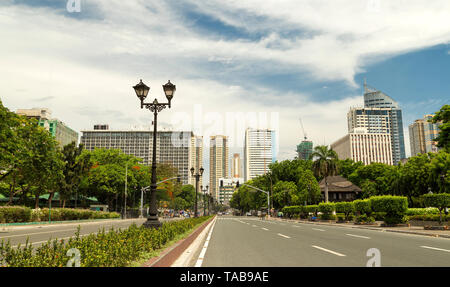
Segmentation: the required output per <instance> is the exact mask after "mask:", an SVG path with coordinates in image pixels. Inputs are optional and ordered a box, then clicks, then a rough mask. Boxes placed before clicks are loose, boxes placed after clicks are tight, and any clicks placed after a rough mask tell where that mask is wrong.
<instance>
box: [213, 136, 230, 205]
mask: <svg viewBox="0 0 450 287" xmlns="http://www.w3.org/2000/svg"><path fill="white" fill-rule="evenodd" d="M227 177H228V138H227V137H226V136H222V135H217V136H212V137H211V139H210V148H209V190H210V193H211V195H212V196H214V198H215V199H216V200H218V199H219V178H227Z"/></svg>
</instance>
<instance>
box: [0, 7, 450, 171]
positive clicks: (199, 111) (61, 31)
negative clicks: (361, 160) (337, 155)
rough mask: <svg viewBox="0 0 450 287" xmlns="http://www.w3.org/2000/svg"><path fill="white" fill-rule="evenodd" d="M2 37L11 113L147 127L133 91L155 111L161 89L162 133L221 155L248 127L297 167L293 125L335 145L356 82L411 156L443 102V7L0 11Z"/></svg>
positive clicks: (449, 65)
mask: <svg viewBox="0 0 450 287" xmlns="http://www.w3.org/2000/svg"><path fill="white" fill-rule="evenodd" d="M78 3H79V6H77V5H78ZM68 7H69V8H68ZM78 8H80V9H78ZM78 11H79V12H78ZM0 39H2V41H1V42H0V99H1V100H2V101H3V104H4V105H5V106H7V107H8V108H9V109H10V110H13V111H14V110H16V109H18V108H33V107H47V108H50V109H51V110H52V112H53V116H54V117H56V118H58V119H60V120H62V121H63V122H65V123H66V124H67V125H68V126H70V127H71V128H73V129H74V130H76V131H78V132H80V131H82V130H90V129H92V127H93V125H94V124H100V123H105V124H109V126H110V128H111V129H116V130H118V129H129V128H131V127H136V128H142V127H145V126H146V127H147V128H148V127H149V126H150V124H151V120H152V115H151V114H150V113H149V111H148V110H145V109H140V104H139V101H138V99H137V97H136V95H135V93H134V91H133V89H132V86H133V85H135V84H137V83H138V82H139V80H140V79H142V80H143V81H144V83H146V84H147V85H148V86H150V87H151V89H150V94H149V97H148V100H153V99H154V98H155V97H156V98H158V100H159V101H160V102H162V101H164V100H165V97H164V93H163V90H162V86H161V85H163V84H165V83H166V82H167V81H168V80H171V82H172V83H174V84H175V85H176V86H177V91H176V93H175V96H174V98H173V100H172V108H171V109H170V110H168V109H166V110H164V111H162V112H161V114H160V115H159V117H158V128H161V129H174V130H194V133H196V134H199V135H203V136H204V144H205V147H208V144H209V140H208V139H209V136H210V135H214V134H225V135H228V136H230V157H231V154H232V153H234V152H237V153H241V154H242V146H243V137H244V133H243V131H244V129H245V127H254V128H272V129H275V130H276V131H277V135H278V145H279V149H278V151H279V152H278V156H277V158H278V159H279V160H284V159H293V158H294V157H295V155H296V152H295V149H296V145H297V144H299V142H300V141H301V140H302V139H303V136H304V135H303V132H302V129H301V127H300V121H299V118H300V117H301V119H302V122H303V125H304V129H305V132H306V134H307V137H308V138H309V139H311V140H312V141H313V142H314V144H315V145H322V144H325V145H329V144H331V143H332V142H334V141H336V140H338V139H339V138H341V137H343V136H344V135H345V134H346V133H347V112H348V110H349V109H350V107H354V106H363V97H362V85H363V81H364V78H366V79H367V82H368V84H369V85H370V86H373V87H375V88H377V89H379V90H381V91H383V92H385V93H386V94H388V95H389V96H391V97H392V98H393V99H394V100H396V101H397V102H398V103H399V104H400V107H401V108H402V110H403V124H404V133H405V147H406V154H407V156H408V155H409V154H410V148H409V135H408V125H409V124H411V123H412V122H413V121H414V120H416V119H418V118H422V117H423V116H424V115H425V114H430V113H434V112H436V111H438V110H439V109H440V107H441V106H442V105H444V104H449V99H450V96H449V92H448V91H449V90H450V81H449V76H450V45H449V44H450V1H448V0H434V1H426V0H397V1H388V0H333V1H324V0H276V1H272V0H265V1H256V0H245V1H243V0H239V1H238V0H228V1H224V0H208V1H196V0H127V1H121V0H80V1H77V0H69V1H67V0H45V1H44V0H2V1H1V2H0ZM205 150H206V151H205V153H204V158H205V165H208V163H207V160H208V158H209V153H208V149H207V148H205Z"/></svg>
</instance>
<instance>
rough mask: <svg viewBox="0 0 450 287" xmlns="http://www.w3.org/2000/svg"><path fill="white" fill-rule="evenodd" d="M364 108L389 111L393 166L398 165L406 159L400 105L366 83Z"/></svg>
mask: <svg viewBox="0 0 450 287" xmlns="http://www.w3.org/2000/svg"><path fill="white" fill-rule="evenodd" d="M364 107H365V108H366V109H367V108H379V109H382V110H384V109H387V111H388V122H389V133H390V135H391V146H392V147H391V148H392V158H393V164H394V165H396V164H397V163H398V162H400V161H401V159H404V158H406V154H405V140H404V133H403V118H402V110H401V109H400V107H399V105H398V103H397V102H396V101H394V100H393V99H392V98H391V97H389V96H388V95H386V94H385V93H383V92H381V91H379V90H377V89H374V88H371V87H369V86H367V84H366V83H364ZM349 132H350V131H349ZM369 132H370V131H369Z"/></svg>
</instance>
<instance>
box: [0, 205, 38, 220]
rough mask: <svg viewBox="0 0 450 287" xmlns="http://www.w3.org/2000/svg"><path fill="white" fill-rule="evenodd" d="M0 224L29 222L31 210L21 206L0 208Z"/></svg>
mask: <svg viewBox="0 0 450 287" xmlns="http://www.w3.org/2000/svg"><path fill="white" fill-rule="evenodd" d="M0 214H1V216H0V220H1V221H0V223H13V222H29V221H30V219H31V209H30V208H28V207H23V206H0Z"/></svg>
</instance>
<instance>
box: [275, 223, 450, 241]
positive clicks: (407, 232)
mask: <svg viewBox="0 0 450 287" xmlns="http://www.w3.org/2000/svg"><path fill="white" fill-rule="evenodd" d="M272 220H273V219H272ZM275 221H288V222H297V223H306V224H315V225H327V226H336V227H347V228H357V229H368V230H375V231H380V232H396V233H405V234H414V235H422V236H429V237H440V238H450V235H447V234H435V233H422V232H417V231H406V230H393V229H383V228H373V227H361V226H343V225H338V224H331V223H322V222H309V221H297V220H288V219H281V220H279V219H275Z"/></svg>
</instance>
